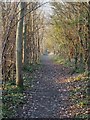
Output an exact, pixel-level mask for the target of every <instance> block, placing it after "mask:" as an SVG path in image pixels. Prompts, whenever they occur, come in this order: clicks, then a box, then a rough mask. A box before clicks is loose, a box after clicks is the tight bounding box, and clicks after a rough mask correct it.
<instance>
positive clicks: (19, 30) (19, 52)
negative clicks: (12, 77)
mask: <svg viewBox="0 0 90 120" xmlns="http://www.w3.org/2000/svg"><path fill="white" fill-rule="evenodd" d="M24 4H25V3H24V2H20V3H19V11H20V12H19V16H18V19H19V22H18V24H17V32H16V85H17V86H19V87H22V86H23V79H22V41H23V40H22V39H23V37H22V36H23V19H24V18H23V16H24Z"/></svg>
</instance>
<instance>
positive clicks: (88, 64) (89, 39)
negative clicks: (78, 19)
mask: <svg viewBox="0 0 90 120" xmlns="http://www.w3.org/2000/svg"><path fill="white" fill-rule="evenodd" d="M88 9H89V13H88V60H87V66H88V76H89V77H90V1H89V5H88Z"/></svg>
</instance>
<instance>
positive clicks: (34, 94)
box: [19, 56, 74, 118]
mask: <svg viewBox="0 0 90 120" xmlns="http://www.w3.org/2000/svg"><path fill="white" fill-rule="evenodd" d="M41 61H42V66H41V68H40V69H39V70H37V71H35V72H34V73H33V82H32V87H31V89H30V90H28V91H25V94H26V95H25V96H26V103H25V104H24V106H23V109H22V110H21V111H22V114H19V115H20V116H19V117H21V118H22V117H24V118H68V117H69V118H70V117H74V113H73V114H71V112H72V111H71V112H70V110H69V109H70V106H71V105H72V102H70V100H69V97H70V95H69V90H68V87H69V84H70V83H67V82H65V80H66V79H67V78H69V77H70V76H71V75H70V68H66V67H64V66H63V65H56V64H53V63H52V61H51V59H50V57H48V56H43V57H42V59H41ZM68 110H69V112H68ZM21 111H20V112H21Z"/></svg>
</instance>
